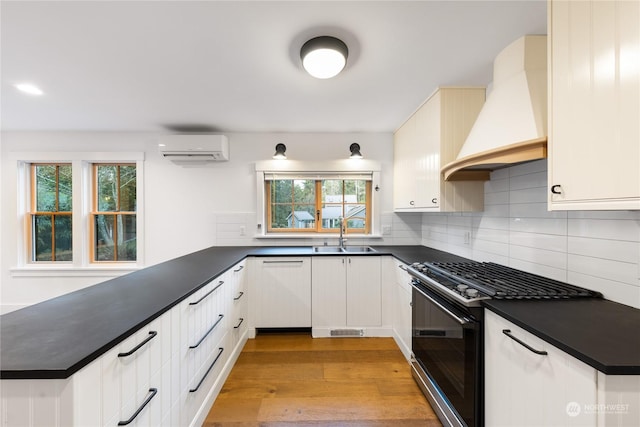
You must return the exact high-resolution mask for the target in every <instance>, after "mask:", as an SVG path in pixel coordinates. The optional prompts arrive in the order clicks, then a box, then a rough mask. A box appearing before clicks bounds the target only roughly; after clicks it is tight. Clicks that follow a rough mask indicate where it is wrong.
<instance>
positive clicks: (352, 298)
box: [347, 256, 382, 327]
mask: <svg viewBox="0 0 640 427" xmlns="http://www.w3.org/2000/svg"><path fill="white" fill-rule="evenodd" d="M381 262H382V260H381V258H380V257H379V256H362V257H359V256H352V257H348V258H347V326H357V327H359V326H380V325H381V324H382V297H381V296H382V280H381V276H380V273H381V272H380V268H381Z"/></svg>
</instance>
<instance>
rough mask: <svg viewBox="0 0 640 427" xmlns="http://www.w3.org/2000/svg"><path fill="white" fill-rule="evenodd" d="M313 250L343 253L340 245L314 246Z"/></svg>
mask: <svg viewBox="0 0 640 427" xmlns="http://www.w3.org/2000/svg"><path fill="white" fill-rule="evenodd" d="M313 252H316V253H342V248H341V247H340V246H314V247H313Z"/></svg>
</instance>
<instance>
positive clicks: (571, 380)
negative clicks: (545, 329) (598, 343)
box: [484, 310, 597, 426]
mask: <svg viewBox="0 0 640 427" xmlns="http://www.w3.org/2000/svg"><path fill="white" fill-rule="evenodd" d="M507 334H510V335H511V336H512V337H513V338H511V337H510V336H508V335H507ZM516 340H520V341H521V342H518V341H516ZM484 342H485V425H487V426H578V425H579V426H595V425H597V424H596V414H595V412H591V413H590V412H589V411H585V410H584V408H585V405H591V404H595V403H597V399H596V379H597V373H596V372H597V371H596V370H595V369H594V368H592V367H590V366H588V365H586V364H585V363H583V362H581V361H579V360H578V359H576V358H574V357H572V356H570V355H568V354H567V353H565V352H563V351H561V350H559V349H557V348H556V347H554V346H552V345H550V344H549V343H547V342H546V341H544V340H542V339H540V338H538V337H536V336H534V335H532V334H530V333H529V332H527V331H525V330H523V329H522V328H519V327H518V326H516V325H514V324H513V323H511V322H509V321H508V320H506V319H504V318H503V317H501V316H498V315H497V314H495V313H493V312H491V311H489V310H485V341H484ZM526 346H529V347H531V348H527V347H526ZM534 350H535V351H538V352H546V354H537V353H535V352H534Z"/></svg>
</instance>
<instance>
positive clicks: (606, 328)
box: [484, 299, 640, 375]
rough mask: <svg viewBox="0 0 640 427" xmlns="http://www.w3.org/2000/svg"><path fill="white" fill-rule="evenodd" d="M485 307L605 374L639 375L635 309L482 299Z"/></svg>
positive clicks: (598, 302)
mask: <svg viewBox="0 0 640 427" xmlns="http://www.w3.org/2000/svg"><path fill="white" fill-rule="evenodd" d="M484 306H485V308H487V309H489V310H491V311H493V312H495V313H497V314H499V315H500V316H502V317H504V318H505V319H507V320H509V321H511V322H513V323H514V324H516V325H518V326H520V327H521V328H523V329H525V330H526V331H529V332H531V333H532V334H534V335H536V336H538V337H540V338H542V339H543V340H545V341H547V342H548V343H550V344H552V345H554V346H555V347H557V348H559V349H560V350H562V351H564V352H566V353H568V354H570V355H572V356H573V357H575V358H576V359H579V360H581V361H583V362H584V363H586V364H587V365H589V366H592V367H594V368H596V369H597V370H598V371H600V372H603V373H605V374H608V375H640V333H639V332H638V329H639V328H640V310H638V309H635V308H632V307H628V306H626V305H623V304H618V303H615V302H613V301H607V300H603V299H576V300H557V301H554V300H550V301H514V300H511V301H507V300H487V301H485V302H484Z"/></svg>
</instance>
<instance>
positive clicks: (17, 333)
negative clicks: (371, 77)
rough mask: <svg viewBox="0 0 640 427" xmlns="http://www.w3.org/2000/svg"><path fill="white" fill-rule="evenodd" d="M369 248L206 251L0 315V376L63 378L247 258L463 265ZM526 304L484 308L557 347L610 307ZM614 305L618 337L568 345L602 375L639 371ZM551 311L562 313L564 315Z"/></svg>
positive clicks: (611, 324)
mask: <svg viewBox="0 0 640 427" xmlns="http://www.w3.org/2000/svg"><path fill="white" fill-rule="evenodd" d="M374 248H375V249H376V251H377V252H375V253H334V254H317V253H314V252H313V249H312V248H311V247H308V246H305V247H211V248H208V249H204V250H201V251H198V252H194V253H192V254H189V255H185V256H182V257H179V258H175V259H173V260H170V261H166V262H163V263H160V264H157V265H154V266H150V267H147V268H144V269H142V270H139V271H136V272H133V273H130V274H126V275H123V276H121V277H118V278H115V279H111V280H107V281H105V282H102V283H99V284H97V285H94V286H90V287H87V288H84V289H81V290H78V291H75V292H72V293H69V294H66V295H62V296H60V297H57V298H53V299H50V300H47V301H44V302H41V303H39V304H34V305H32V306H29V307H25V308H23V309H20V310H16V311H14V312H10V313H7V314H5V315H2V316H0V378H1V379H56V378H68V377H70V376H71V375H73V374H74V373H75V372H77V371H78V370H80V369H81V368H83V367H84V366H86V365H88V364H89V363H91V362H92V361H93V360H95V359H97V358H98V357H100V356H101V355H102V354H104V353H105V352H107V351H108V350H109V349H111V348H112V347H114V346H115V345H116V344H118V343H119V342H121V341H122V340H124V339H125V338H127V337H128V336H130V335H132V334H133V333H134V332H135V331H136V330H137V329H139V328H140V327H142V326H143V325H145V324H147V323H149V322H150V321H152V320H154V319H155V318H157V317H159V316H160V315H161V314H163V313H164V312H166V311H167V310H169V309H171V308H172V307H173V306H175V305H176V304H178V303H179V302H180V301H182V300H183V299H185V298H186V297H188V296H189V295H191V294H192V293H194V292H195V291H197V290H198V289H199V288H201V287H202V286H204V285H205V284H206V283H208V282H209V281H211V280H213V279H215V278H216V277H217V276H219V275H221V274H222V273H224V272H225V271H226V270H228V269H229V268H231V267H233V266H234V265H235V264H237V263H238V262H240V261H242V260H243V259H244V258H246V257H249V256H252V257H265V256H312V255H313V256H335V255H338V256H345V255H348V256H381V255H392V256H394V257H396V258H398V259H399V260H401V261H403V262H405V263H412V262H424V261H431V262H435V261H441V262H446V261H468V260H467V259H466V258H462V257H459V256H456V255H453V254H449V253H447V252H442V251H438V250H435V249H431V248H428V247H425V246H374ZM526 303H527V302H524V304H520V303H519V302H514V301H491V302H489V303H487V307H488V308H489V309H491V310H494V311H496V312H497V313H498V314H501V315H503V316H505V317H506V318H508V319H509V320H511V321H512V322H514V323H516V324H518V325H524V324H527V322H531V325H529V327H528V328H527V329H528V330H530V331H531V329H530V328H532V327H533V328H534V329H536V331H537V332H538V333H537V334H539V336H541V337H542V338H545V337H548V338H549V342H551V343H552V344H554V345H557V346H558V347H560V348H563V347H562V346H561V345H558V344H557V343H558V340H560V341H561V340H563V339H567V340H568V341H569V342H571V339H570V337H567V335H571V333H572V330H573V329H575V331H574V332H575V333H576V334H577V336H583V341H585V342H588V341H589V340H588V339H587V337H588V331H583V332H582V335H581V334H580V333H579V329H580V328H584V326H583V325H585V322H589V321H591V322H594V323H598V321H596V320H593V319H592V320H588V319H590V316H593V315H594V313H606V312H607V311H606V308H607V307H612V306H611V304H615V303H611V302H609V301H604V300H594V301H593V302H592V305H589V306H587V305H586V304H581V303H580V302H577V303H576V304H575V305H572V304H573V302H571V301H565V302H561V303H565V304H566V305H567V307H569V306H571V307H573V309H572V310H570V311H571V312H572V313H573V316H574V317H572V318H571V319H572V322H569V323H566V322H565V319H566V317H559V319H563V321H561V322H554V321H551V320H549V321H547V322H541V321H540V320H539V319H538V320H536V319H535V318H532V317H531V316H530V314H529V311H530V309H524V307H525V304H526ZM531 303H535V302H531ZM552 306H553V304H552V305H546V304H545V303H541V305H540V310H532V311H538V312H547V311H549V312H554V311H553V310H552V309H551V308H548V307H552ZM616 306H619V307H617V310H616V311H615V313H612V314H611V315H610V316H605V317H601V318H600V320H599V322H600V323H601V325H600V326H599V328H601V329H598V330H602V331H605V330H609V331H610V332H611V331H616V330H617V331H618V332H616V333H615V334H613V335H612V334H609V335H606V334H604V335H601V334H597V333H594V334H592V335H591V336H590V337H591V338H592V339H593V342H592V343H591V344H590V345H575V344H572V345H571V348H572V349H573V350H574V351H575V352H578V354H580V355H582V357H578V356H576V354H574V353H572V352H569V353H570V354H573V355H574V356H575V357H577V358H578V359H580V360H583V361H585V362H586V363H588V364H590V365H591V366H594V367H595V368H596V369H599V370H601V371H602V372H605V373H625V374H640V348H634V347H633V346H632V345H631V346H630V345H629V344H630V341H629V339H630V336H631V335H626V336H625V339H624V340H621V341H619V342H617V343H612V342H611V341H612V338H611V337H614V338H615V337H618V336H622V334H623V333H625V332H626V333H627V334H629V333H632V334H636V330H637V327H638V323H637V321H636V320H635V319H637V316H638V313H640V310H635V309H633V308H630V307H626V306H623V305H620V304H616ZM510 307H511V308H510ZM518 307H522V308H520V309H518ZM499 310H502V311H499ZM557 311H558V313H557V315H558V316H561V315H562V313H559V312H560V311H562V310H557ZM503 313H504V314H503ZM554 313H555V312H554ZM625 319H628V321H627V320H625ZM554 323H563V324H564V327H563V328H562V330H563V331H564V333H562V334H557V333H555V332H554V331H555V329H554V326H553V325H554ZM565 323H566V324H565ZM634 323H635V325H634ZM523 327H524V326H523ZM572 328H573V329H572ZM629 328H632V330H629ZM538 329H540V330H539V331H538ZM531 332H533V333H534V334H536V332H535V331H531ZM618 334H620V335H618ZM636 335H637V334H636ZM545 339H546V338H545ZM600 346H607V347H608V349H607V351H605V352H603V351H599V350H598V348H599V347H600ZM563 349H564V348H563ZM565 351H566V350H565ZM616 355H619V357H617V356H616ZM634 360H635V362H633V361H634Z"/></svg>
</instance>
